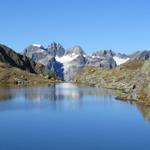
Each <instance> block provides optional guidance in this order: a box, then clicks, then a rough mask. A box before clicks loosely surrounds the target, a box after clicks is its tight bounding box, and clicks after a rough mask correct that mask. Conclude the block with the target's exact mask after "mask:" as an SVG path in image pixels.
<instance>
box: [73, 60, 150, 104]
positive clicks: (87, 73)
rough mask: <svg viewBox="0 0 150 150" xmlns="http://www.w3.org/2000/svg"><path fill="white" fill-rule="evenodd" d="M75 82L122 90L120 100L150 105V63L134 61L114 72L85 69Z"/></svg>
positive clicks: (92, 68)
mask: <svg viewBox="0 0 150 150" xmlns="http://www.w3.org/2000/svg"><path fill="white" fill-rule="evenodd" d="M75 82H77V83H81V84H86V85H91V86H97V87H100V86H102V87H106V88H112V89H121V90H123V92H122V93H121V95H118V97H119V98H121V99H124V100H136V101H138V102H144V103H145V104H150V61H147V62H144V61H132V62H128V63H125V64H123V65H121V66H119V67H117V68H116V69H113V70H109V69H100V68H97V67H85V68H83V69H82V70H81V71H80V73H79V74H78V75H77V77H76V78H75Z"/></svg>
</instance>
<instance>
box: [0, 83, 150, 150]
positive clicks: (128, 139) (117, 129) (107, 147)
mask: <svg viewBox="0 0 150 150" xmlns="http://www.w3.org/2000/svg"><path fill="white" fill-rule="evenodd" d="M114 95H115V93H114V91H111V90H106V89H100V88H88V87H87V88H84V87H77V86H75V85H72V84H69V83H62V84H56V85H49V86H43V87H29V88H5V89H4V88H0V150H150V140H149V137H150V122H149V120H150V108H148V107H143V106H137V105H136V106H135V105H131V104H129V103H126V102H122V101H118V100H115V98H114Z"/></svg>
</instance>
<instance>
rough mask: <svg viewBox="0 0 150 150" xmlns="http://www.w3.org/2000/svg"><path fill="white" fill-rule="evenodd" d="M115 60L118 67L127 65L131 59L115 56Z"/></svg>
mask: <svg viewBox="0 0 150 150" xmlns="http://www.w3.org/2000/svg"><path fill="white" fill-rule="evenodd" d="M113 59H114V60H115V61H116V64H117V66H118V65H121V64H124V63H126V62H127V61H128V60H129V59H130V58H121V57H118V56H114V57H113Z"/></svg>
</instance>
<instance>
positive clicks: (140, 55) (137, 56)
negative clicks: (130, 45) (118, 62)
mask: <svg viewBox="0 0 150 150" xmlns="http://www.w3.org/2000/svg"><path fill="white" fill-rule="evenodd" d="M130 59H131V60H149V59H150V51H149V50H144V51H136V52H135V53H133V54H131V55H130Z"/></svg>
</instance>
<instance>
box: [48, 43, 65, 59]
mask: <svg viewBox="0 0 150 150" xmlns="http://www.w3.org/2000/svg"><path fill="white" fill-rule="evenodd" d="M47 52H48V53H49V54H50V55H51V56H54V57H55V56H58V57H62V56H63V55H64V54H65V49H64V48H63V46H62V45H61V44H60V43H56V42H53V43H51V44H50V45H49V46H48V48H47Z"/></svg>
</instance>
